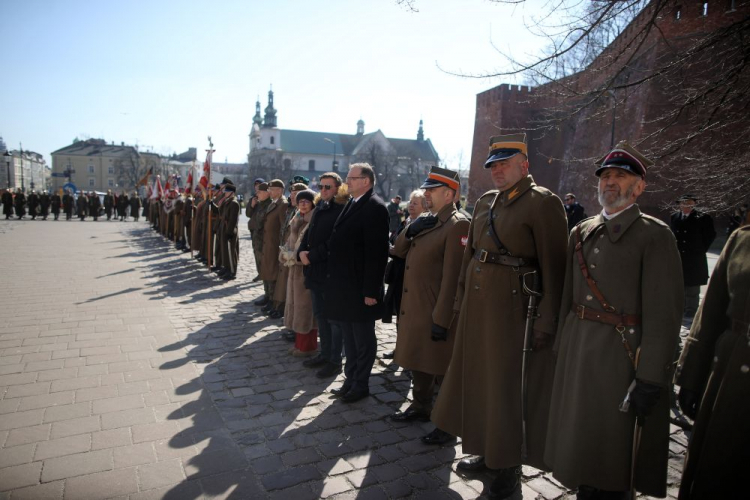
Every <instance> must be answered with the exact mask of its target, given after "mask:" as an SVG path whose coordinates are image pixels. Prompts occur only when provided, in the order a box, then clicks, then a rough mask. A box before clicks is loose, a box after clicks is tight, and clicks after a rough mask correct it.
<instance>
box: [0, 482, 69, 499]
mask: <svg viewBox="0 0 750 500" xmlns="http://www.w3.org/2000/svg"><path fill="white" fill-rule="evenodd" d="M64 485H65V481H53V482H51V483H44V484H38V485H36V486H28V487H26V488H20V489H17V490H13V500H60V499H61V498H62V497H63V486H64Z"/></svg>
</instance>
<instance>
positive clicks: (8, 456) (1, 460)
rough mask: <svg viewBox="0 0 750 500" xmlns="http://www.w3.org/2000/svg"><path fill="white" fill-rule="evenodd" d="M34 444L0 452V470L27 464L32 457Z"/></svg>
mask: <svg viewBox="0 0 750 500" xmlns="http://www.w3.org/2000/svg"><path fill="white" fill-rule="evenodd" d="M34 447H35V444H33V443H31V444H24V445H21V446H13V447H11V448H4V449H1V450H0V469H2V468H3V467H10V466H12V465H21V464H27V463H29V462H31V461H32V459H33V457H34Z"/></svg>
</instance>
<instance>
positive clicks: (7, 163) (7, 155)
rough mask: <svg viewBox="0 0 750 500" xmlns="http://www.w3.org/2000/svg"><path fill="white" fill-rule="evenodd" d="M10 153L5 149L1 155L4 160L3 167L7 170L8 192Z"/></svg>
mask: <svg viewBox="0 0 750 500" xmlns="http://www.w3.org/2000/svg"><path fill="white" fill-rule="evenodd" d="M11 156H12V155H11V154H10V151H8V150H7V149H6V150H5V153H3V157H4V158H5V166H6V168H7V169H8V185H7V186H6V187H7V188H8V190H10V159H11Z"/></svg>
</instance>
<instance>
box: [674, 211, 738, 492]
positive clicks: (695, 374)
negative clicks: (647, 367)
mask: <svg viewBox="0 0 750 500" xmlns="http://www.w3.org/2000/svg"><path fill="white" fill-rule="evenodd" d="M675 383H677V384H679V385H680V394H679V401H680V407H681V408H682V410H683V411H684V412H685V414H686V415H687V416H689V417H690V418H693V419H695V425H693V432H692V434H691V436H690V442H689V444H688V451H687V454H686V455H685V467H684V469H683V473H682V483H681V484H680V493H679V496H678V498H679V499H680V500H696V499H706V500H709V499H714V498H722V499H723V498H746V497H747V491H748V488H747V476H746V474H747V470H748V464H750V451H748V450H750V400H748V394H750V226H745V227H742V228H739V229H737V230H736V231H734V233H732V235H731V236H730V237H729V239H728V240H727V243H726V245H725V246H724V250H723V251H722V253H721V256H720V257H719V260H718V261H717V262H716V267H715V268H714V271H713V274H712V275H711V281H710V282H709V283H708V289H707V290H706V297H705V298H704V299H703V304H701V306H700V308H699V309H698V313H697V315H696V316H695V321H694V322H693V326H692V328H691V330H690V335H689V336H688V339H687V343H686V344H685V349H684V350H683V351H682V356H680V361H679V363H678V365H677V372H676V375H675Z"/></svg>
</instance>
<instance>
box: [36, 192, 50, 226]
mask: <svg viewBox="0 0 750 500" xmlns="http://www.w3.org/2000/svg"><path fill="white" fill-rule="evenodd" d="M49 204H50V198H49V193H48V192H47V191H46V190H44V191H42V193H41V194H40V195H39V215H41V216H42V219H43V220H47V216H48V215H49Z"/></svg>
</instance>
